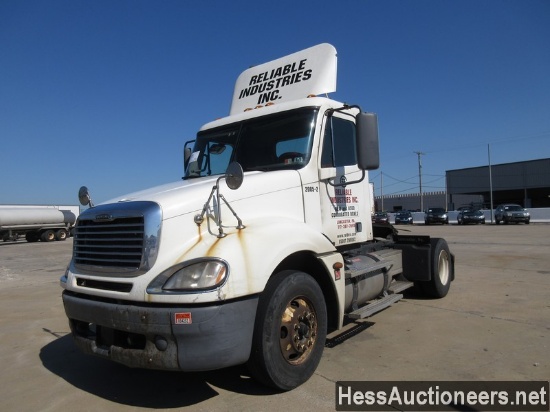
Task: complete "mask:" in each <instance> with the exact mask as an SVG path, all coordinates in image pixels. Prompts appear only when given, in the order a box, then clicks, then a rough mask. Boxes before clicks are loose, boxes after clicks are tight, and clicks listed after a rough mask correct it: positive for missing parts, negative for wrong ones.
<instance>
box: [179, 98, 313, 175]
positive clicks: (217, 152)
mask: <svg viewBox="0 0 550 412" xmlns="http://www.w3.org/2000/svg"><path fill="white" fill-rule="evenodd" d="M316 114H317V110H315V109H311V108H310V109H301V110H296V111H292V112H284V113H278V114H274V115H270V116H265V117H260V118H255V119H250V120H245V121H243V122H239V123H234V124H231V125H229V126H224V127H220V128H217V129H213V130H206V131H203V132H199V134H198V136H197V140H196V141H195V146H194V148H193V151H192V154H191V156H190V157H189V163H188V165H187V170H186V172H185V177H186V178H193V177H201V176H210V175H218V174H223V173H225V171H226V169H227V166H228V165H229V163H230V162H233V161H237V162H239V163H240V164H241V166H242V167H243V170H244V171H245V172H246V171H250V170H262V171H267V170H280V169H300V168H302V167H304V166H305V165H306V164H307V162H308V161H309V159H310V157H311V146H312V142H313V134H314V132H315V116H316Z"/></svg>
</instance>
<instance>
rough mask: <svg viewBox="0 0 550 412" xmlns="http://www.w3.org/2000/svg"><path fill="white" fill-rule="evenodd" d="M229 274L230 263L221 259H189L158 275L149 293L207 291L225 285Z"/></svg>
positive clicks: (151, 284)
mask: <svg viewBox="0 0 550 412" xmlns="http://www.w3.org/2000/svg"><path fill="white" fill-rule="evenodd" d="M228 274H229V269H228V265H227V263H226V262H225V261H223V260H221V259H209V260H204V259H201V260H194V261H188V262H184V263H182V264H179V265H176V266H173V267H171V268H170V269H168V270H166V271H164V272H163V273H161V274H160V275H159V276H157V277H156V278H155V280H153V281H152V282H151V283H150V284H149V287H148V288H147V293H154V294H158V293H170V292H180V293H181V292H197V291H207V290H210V289H215V288H217V287H219V286H221V285H223V284H224V283H225V281H226V279H227V276H228Z"/></svg>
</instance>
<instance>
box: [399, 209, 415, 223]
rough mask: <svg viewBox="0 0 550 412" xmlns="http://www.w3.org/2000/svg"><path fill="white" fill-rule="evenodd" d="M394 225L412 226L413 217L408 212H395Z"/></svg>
mask: <svg viewBox="0 0 550 412" xmlns="http://www.w3.org/2000/svg"><path fill="white" fill-rule="evenodd" d="M395 224H396V225H399V224H404V225H412V224H413V216H412V214H411V212H408V211H401V212H397V213H396V214H395Z"/></svg>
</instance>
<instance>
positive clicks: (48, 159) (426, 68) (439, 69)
mask: <svg viewBox="0 0 550 412" xmlns="http://www.w3.org/2000/svg"><path fill="white" fill-rule="evenodd" d="M323 42H328V43H331V44H333V45H334V46H335V47H336V49H337V51H338V84H337V91H336V92H335V93H333V94H331V97H333V98H335V99H337V100H341V101H344V102H346V103H350V104H359V105H360V106H361V107H362V108H363V110H365V111H372V112H376V113H378V116H379V128H380V139H381V143H380V148H381V161H382V164H381V168H380V169H379V170H377V171H374V172H371V175H370V179H371V180H372V181H374V183H375V190H376V194H377V195H378V194H379V192H380V181H381V179H380V173H383V184H384V188H383V190H384V194H392V193H405V192H417V191H418V158H417V155H416V154H415V153H414V152H415V151H421V152H423V153H425V155H423V156H422V166H423V169H422V171H423V179H422V180H423V190H424V191H431V190H443V189H444V185H445V181H444V174H445V170H452V169H459V168H464V167H475V166H481V165H486V164H487V162H488V158H487V145H488V144H490V147H491V162H492V163H493V164H497V163H507V162H515V161H523V160H530V159H538V158H547V157H550V1H548V0H501V1H496V0H485V1H479V0H467V1H450V0H415V1H412V0H411V1H406V0H401V1H393V0H379V1H375V0H361V1H359V0H356V1H351V0H344V1H340V2H334V1H324V0H321V1H286V0H283V1H276V2H245V1H234V2H233V1H231V2H230V1H205V2H191V1H184V0H177V1H175V0H174V1H168V0H156V1H141V0H131V1H130V0H128V1H124V0H120V1H111V0H109V1H105V0H85V1H82V0H67V1H57V0H50V1H44V0H39V1H32V0H0V142H1V146H0V147H1V150H0V156H1V163H0V164H1V166H2V170H1V178H0V204H77V203H78V200H77V192H78V189H79V187H80V186H81V185H87V186H88V187H89V188H90V190H91V192H92V197H93V200H94V202H96V203H99V202H102V201H106V200H108V199H110V198H112V197H115V196H117V195H122V194H124V193H128V192H132V191H135V190H140V189H144V188H147V187H150V186H154V185H158V184H162V183H167V182H171V181H175V180H178V179H179V178H180V177H181V176H182V174H183V167H182V147H183V144H184V142H185V141H186V140H190V139H191V138H193V136H194V135H195V133H196V131H197V130H198V128H199V127H200V126H201V125H202V124H203V123H206V122H208V121H210V120H213V119H215V118H218V117H222V116H225V115H227V114H228V113H229V105H230V102H231V97H232V93H233V87H234V83H235V80H236V79H237V76H238V75H239V74H240V73H241V71H243V70H245V69H246V68H248V67H249V66H252V65H256V64H260V63H264V62H267V61H269V60H273V59H276V58H278V57H281V56H284V55H286V54H290V53H293V52H296V51H298V50H301V49H304V48H307V47H311V46H313V45H316V44H319V43H323Z"/></svg>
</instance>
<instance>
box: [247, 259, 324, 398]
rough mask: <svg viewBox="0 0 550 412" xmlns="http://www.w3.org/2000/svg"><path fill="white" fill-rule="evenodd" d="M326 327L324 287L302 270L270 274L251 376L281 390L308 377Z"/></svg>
mask: <svg viewBox="0 0 550 412" xmlns="http://www.w3.org/2000/svg"><path fill="white" fill-rule="evenodd" d="M326 333H327V312H326V305H325V299H324V297H323V292H322V290H321V288H320V287H319V285H318V284H317V282H316V281H315V280H314V279H313V278H312V277H311V276H310V275H308V274H307V273H304V272H297V271H291V270H285V271H282V272H280V273H277V274H276V275H274V276H273V277H272V278H271V279H270V280H269V282H268V283H267V286H266V288H265V290H264V292H263V293H262V295H261V296H260V301H259V303H258V311H257V313H256V323H255V325H254V337H253V341H252V353H251V355H250V359H249V360H248V367H249V370H250V372H251V374H252V376H253V377H254V378H256V379H257V380H259V381H260V382H262V383H264V384H265V385H268V386H271V387H274V388H276V389H280V390H291V389H294V388H296V387H297V386H299V385H301V384H302V383H304V382H305V381H307V380H308V379H309V378H310V377H311V375H313V373H314V372H315V369H317V366H318V364H319V361H320V360H321V355H322V354H323V349H324V345H325V338H326Z"/></svg>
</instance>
